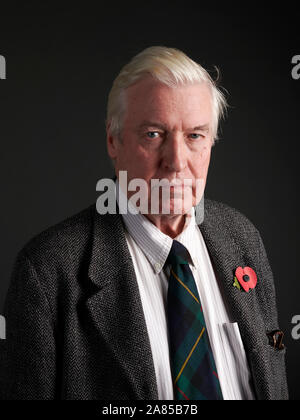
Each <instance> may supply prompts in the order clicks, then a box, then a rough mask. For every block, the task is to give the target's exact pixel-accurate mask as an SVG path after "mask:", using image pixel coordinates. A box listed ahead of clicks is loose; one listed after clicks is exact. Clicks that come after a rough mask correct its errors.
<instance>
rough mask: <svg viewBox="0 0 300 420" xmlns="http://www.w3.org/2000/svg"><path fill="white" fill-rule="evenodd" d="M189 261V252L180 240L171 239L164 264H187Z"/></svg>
mask: <svg viewBox="0 0 300 420" xmlns="http://www.w3.org/2000/svg"><path fill="white" fill-rule="evenodd" d="M188 263H189V252H188V250H187V249H186V247H185V246H184V245H182V244H181V243H180V242H178V241H175V240H173V243H172V248H171V250H170V252H169V255H168V258H167V260H166V264H171V265H172V266H174V265H177V264H188Z"/></svg>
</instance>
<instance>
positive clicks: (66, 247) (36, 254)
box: [19, 204, 96, 264]
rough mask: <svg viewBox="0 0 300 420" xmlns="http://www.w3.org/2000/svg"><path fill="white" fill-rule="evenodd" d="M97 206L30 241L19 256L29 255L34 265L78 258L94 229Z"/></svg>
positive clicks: (71, 217)
mask: <svg viewBox="0 0 300 420" xmlns="http://www.w3.org/2000/svg"><path fill="white" fill-rule="evenodd" d="M95 211H96V210H95V205H94V204H93V205H91V206H89V207H88V208H86V209H84V210H82V211H80V212H79V213H77V214H75V215H73V216H70V217H68V218H67V219H65V220H63V221H61V222H59V223H57V224H55V225H54V226H51V227H49V228H47V229H46V230H44V231H42V232H40V233H38V234H37V235H35V236H34V237H33V238H32V239H30V240H29V241H28V242H27V243H26V245H25V246H24V247H23V248H22V250H21V251H20V252H19V254H23V255H27V256H28V258H29V259H30V260H31V261H32V263H33V264H35V263H36V264H38V263H39V262H40V261H42V260H43V261H45V260H47V261H48V264H51V263H52V262H54V259H55V260H56V263H57V262H58V261H59V260H66V259H72V257H76V256H77V257H78V256H79V254H80V250H81V249H82V248H84V244H85V243H86V242H87V241H88V238H89V237H90V235H91V230H92V228H93V220H94V214H95Z"/></svg>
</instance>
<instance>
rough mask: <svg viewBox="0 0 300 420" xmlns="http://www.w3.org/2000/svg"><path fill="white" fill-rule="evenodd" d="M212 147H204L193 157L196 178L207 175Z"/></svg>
mask: <svg viewBox="0 0 300 420" xmlns="http://www.w3.org/2000/svg"><path fill="white" fill-rule="evenodd" d="M210 152H211V148H210V147H206V146H205V147H203V149H202V150H201V152H200V153H199V154H197V156H196V157H194V159H193V169H194V173H195V175H196V178H203V177H205V176H206V174H207V171H208V166H209V162H210Z"/></svg>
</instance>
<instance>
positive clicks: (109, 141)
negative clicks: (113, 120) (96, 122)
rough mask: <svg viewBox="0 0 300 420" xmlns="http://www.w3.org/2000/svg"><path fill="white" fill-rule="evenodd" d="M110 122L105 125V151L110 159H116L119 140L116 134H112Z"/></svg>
mask: <svg viewBox="0 0 300 420" xmlns="http://www.w3.org/2000/svg"><path fill="white" fill-rule="evenodd" d="M110 125H111V124H110V122H109V123H108V124H107V126H106V145H107V152H108V155H109V157H110V158H111V159H116V157H117V156H118V146H119V140H118V138H117V137H116V136H113V135H112V133H111V129H110Z"/></svg>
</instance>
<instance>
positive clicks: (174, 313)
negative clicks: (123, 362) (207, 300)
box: [166, 240, 223, 400]
mask: <svg viewBox="0 0 300 420" xmlns="http://www.w3.org/2000/svg"><path fill="white" fill-rule="evenodd" d="M188 260H189V253H188V251H187V249H186V248H185V247H184V246H183V245H182V244H180V243H179V242H178V241H175V240H173V244H172V248H171V251H170V253H169V256H168V258H167V260H166V264H170V265H171V273H170V277H169V287H168V327H169V340H170V361H171V369H172V379H173V387H174V398H175V400H222V399H223V397H222V391H221V387H220V383H219V379H218V375H217V369H216V366H215V361H214V357H213V353H212V350H211V346H210V342H209V337H208V333H207V330H206V325H205V320H204V316H203V312H202V307H201V302H200V298H199V294H198V291H197V287H196V283H195V279H194V276H193V273H192V271H191V269H190V267H189V263H188Z"/></svg>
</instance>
